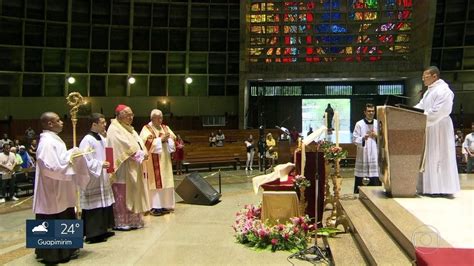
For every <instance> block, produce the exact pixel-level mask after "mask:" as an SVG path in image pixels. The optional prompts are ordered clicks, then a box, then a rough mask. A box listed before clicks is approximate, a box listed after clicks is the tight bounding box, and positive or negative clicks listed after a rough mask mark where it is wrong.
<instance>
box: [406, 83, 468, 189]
mask: <svg viewBox="0 0 474 266" xmlns="http://www.w3.org/2000/svg"><path fill="white" fill-rule="evenodd" d="M453 98H454V93H453V92H452V91H451V89H450V88H449V86H448V84H447V83H446V82H444V80H442V79H438V80H437V81H435V82H434V83H433V84H431V85H430V86H428V90H426V92H425V94H424V95H423V98H422V99H421V101H420V102H419V103H418V104H417V105H416V106H415V107H416V108H420V109H423V110H424V111H425V112H424V113H425V114H426V115H427V125H426V133H425V135H426V143H425V161H424V172H423V173H422V174H421V176H422V180H420V181H422V182H419V183H418V188H417V189H418V191H419V192H421V193H426V194H437V193H443V194H454V193H456V192H458V191H459V190H460V186H459V175H458V169H457V165H456V150H455V144H454V136H453V132H454V129H453V122H452V120H451V118H450V117H449V114H450V113H451V111H452V107H453Z"/></svg>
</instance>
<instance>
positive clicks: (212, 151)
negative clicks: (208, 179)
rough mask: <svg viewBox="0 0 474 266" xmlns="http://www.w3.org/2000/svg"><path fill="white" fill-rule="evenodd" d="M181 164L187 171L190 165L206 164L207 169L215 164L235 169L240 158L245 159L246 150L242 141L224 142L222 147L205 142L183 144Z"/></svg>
mask: <svg viewBox="0 0 474 266" xmlns="http://www.w3.org/2000/svg"><path fill="white" fill-rule="evenodd" d="M184 151H185V156H184V161H183V166H184V167H185V170H186V172H189V168H190V167H191V166H197V165H206V166H207V167H208V169H209V171H212V167H213V166H215V165H231V166H233V168H234V169H237V168H238V167H239V166H240V165H241V162H242V160H243V161H245V160H246V156H247V155H246V150H245V147H244V145H243V143H242V144H241V143H231V144H226V145H224V147H209V146H207V145H206V144H191V145H187V146H185V149H184Z"/></svg>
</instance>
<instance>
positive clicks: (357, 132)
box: [352, 104, 382, 193]
mask: <svg viewBox="0 0 474 266" xmlns="http://www.w3.org/2000/svg"><path fill="white" fill-rule="evenodd" d="M364 115H365V118H364V119H361V120H359V121H358V122H357V123H356V125H355V127H354V132H353V133H352V142H353V143H354V144H355V145H356V146H357V156H356V163H355V167H354V175H355V182H354V193H359V186H362V185H366V186H381V185H382V183H381V182H380V180H379V164H378V150H377V132H378V123H377V120H376V119H374V116H375V106H374V105H373V104H366V105H365V110H364ZM367 178H368V179H367ZM364 179H365V180H364Z"/></svg>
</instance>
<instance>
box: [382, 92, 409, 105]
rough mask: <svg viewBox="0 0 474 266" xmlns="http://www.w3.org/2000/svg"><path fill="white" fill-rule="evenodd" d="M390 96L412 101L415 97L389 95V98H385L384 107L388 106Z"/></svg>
mask: <svg viewBox="0 0 474 266" xmlns="http://www.w3.org/2000/svg"><path fill="white" fill-rule="evenodd" d="M390 96H391V97H396V98H402V99H411V98H413V97H408V96H402V95H393V94H389V95H387V98H385V102H384V104H383V105H387V103H388V100H389V99H390Z"/></svg>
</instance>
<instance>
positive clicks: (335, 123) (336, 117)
mask: <svg viewBox="0 0 474 266" xmlns="http://www.w3.org/2000/svg"><path fill="white" fill-rule="evenodd" d="M334 128H335V130H336V147H339V112H334Z"/></svg>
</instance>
